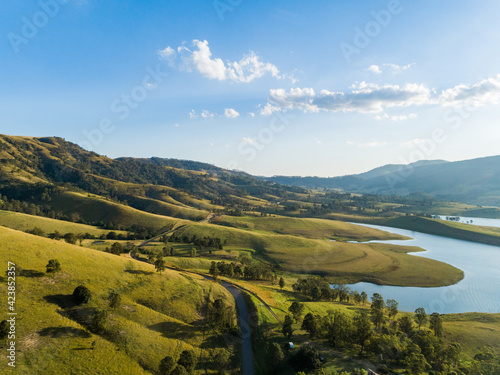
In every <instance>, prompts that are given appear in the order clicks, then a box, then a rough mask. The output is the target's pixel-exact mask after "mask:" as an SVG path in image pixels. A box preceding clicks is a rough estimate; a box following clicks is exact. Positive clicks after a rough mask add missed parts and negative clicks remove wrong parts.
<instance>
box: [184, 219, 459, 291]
mask: <svg viewBox="0 0 500 375" xmlns="http://www.w3.org/2000/svg"><path fill="white" fill-rule="evenodd" d="M353 227H354V228H356V226H353ZM354 228H353V229H352V230H353V233H356V230H357V229H354ZM367 233H369V234H371V235H372V236H390V234H387V233H384V232H382V231H374V232H370V231H369V232H365V231H362V232H359V233H358V236H359V237H360V238H362V237H363V236H364V235H367ZM176 235H178V236H181V235H182V236H183V235H186V236H188V237H192V236H194V235H196V236H197V237H198V238H199V237H201V238H203V237H205V236H212V237H218V238H220V239H221V240H222V242H223V243H225V247H226V248H228V247H229V248H231V249H233V248H234V249H239V250H247V251H248V250H250V251H252V252H253V253H254V256H255V257H257V258H259V259H262V260H264V261H269V262H272V263H275V264H277V265H279V266H280V267H281V268H282V269H284V270H288V271H292V272H296V273H312V274H320V275H327V276H331V277H335V278H337V279H339V280H341V281H344V282H357V281H368V282H375V283H379V284H389V285H403V286H442V285H449V283H452V284H453V283H455V282H458V281H459V280H461V279H462V278H463V272H462V271H460V270H458V269H457V268H455V267H452V266H450V265H447V264H445V263H441V262H438V261H435V260H431V259H427V258H422V257H415V256H412V255H408V254H407V253H408V252H414V251H422V249H419V248H414V247H407V246H397V245H387V244H354V243H345V242H332V241H329V240H317V239H309V238H304V237H299V236H292V235H284V234H275V233H269V232H264V231H262V232H256V231H250V230H245V229H238V228H231V227H224V226H218V225H213V224H208V223H196V224H190V225H187V226H185V227H183V228H181V229H179V230H178V231H176Z"/></svg>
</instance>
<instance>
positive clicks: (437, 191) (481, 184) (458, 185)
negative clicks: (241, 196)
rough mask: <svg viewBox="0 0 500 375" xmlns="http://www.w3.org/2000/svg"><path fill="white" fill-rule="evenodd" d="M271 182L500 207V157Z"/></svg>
mask: <svg viewBox="0 0 500 375" xmlns="http://www.w3.org/2000/svg"><path fill="white" fill-rule="evenodd" d="M267 180H269V181H272V182H275V183H278V184H283V185H289V186H297V187H303V188H307V189H317V188H325V189H340V190H344V191H349V192H355V193H362V194H381V195H407V194H411V193H423V194H429V195H431V196H433V197H435V198H438V199H443V200H452V201H460V202H466V203H471V204H478V205H483V206H500V156H491V157H484V158H478V159H472V160H464V161H457V162H448V161H445V160H424V161H419V162H416V163H413V164H408V165H398V164H389V165H385V166H382V167H378V168H375V169H372V170H370V171H368V172H365V173H361V174H357V175H349V176H342V177H328V178H325V177H288V176H273V177H270V178H267Z"/></svg>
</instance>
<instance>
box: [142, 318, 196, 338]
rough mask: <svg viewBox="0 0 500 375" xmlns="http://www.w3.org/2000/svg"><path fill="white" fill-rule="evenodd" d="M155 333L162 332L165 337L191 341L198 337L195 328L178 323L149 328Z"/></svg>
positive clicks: (159, 324)
mask: <svg viewBox="0 0 500 375" xmlns="http://www.w3.org/2000/svg"><path fill="white" fill-rule="evenodd" d="M148 328H149V329H151V330H153V331H157V332H160V333H161V334H162V335H163V336H164V337H168V338H176V339H179V340H186V339H187V340H189V339H191V338H193V337H195V336H196V332H194V330H193V328H192V327H190V326H188V325H185V324H181V323H176V322H163V323H158V324H153V325H150V326H148Z"/></svg>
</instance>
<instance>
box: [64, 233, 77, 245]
mask: <svg viewBox="0 0 500 375" xmlns="http://www.w3.org/2000/svg"><path fill="white" fill-rule="evenodd" d="M76 240H77V238H76V236H75V234H74V233H66V234H65V235H64V241H66V242H67V243H70V244H72V245H74V244H75V243H76Z"/></svg>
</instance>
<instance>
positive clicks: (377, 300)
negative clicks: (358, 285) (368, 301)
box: [371, 293, 385, 327]
mask: <svg viewBox="0 0 500 375" xmlns="http://www.w3.org/2000/svg"><path fill="white" fill-rule="evenodd" d="M384 307H385V303H384V299H383V298H382V296H381V295H380V294H378V293H373V296H372V306H371V316H372V321H373V323H374V324H375V325H376V326H377V327H380V325H381V324H383V323H384Z"/></svg>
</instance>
